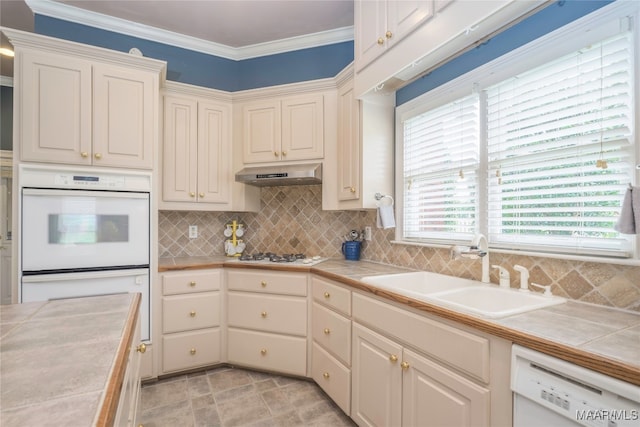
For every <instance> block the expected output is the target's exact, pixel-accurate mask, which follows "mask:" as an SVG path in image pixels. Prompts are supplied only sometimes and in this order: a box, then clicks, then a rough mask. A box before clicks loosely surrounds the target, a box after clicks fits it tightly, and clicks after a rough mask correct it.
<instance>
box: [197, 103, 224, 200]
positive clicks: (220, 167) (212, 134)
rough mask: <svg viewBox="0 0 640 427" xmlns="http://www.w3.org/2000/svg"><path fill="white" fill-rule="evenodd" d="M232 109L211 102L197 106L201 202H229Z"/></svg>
mask: <svg viewBox="0 0 640 427" xmlns="http://www.w3.org/2000/svg"><path fill="white" fill-rule="evenodd" d="M230 119H231V114H230V111H229V106H228V105H224V104H217V103H212V102H199V105H198V194H197V197H198V201H199V202H205V203H226V202H228V201H229V186H230V185H231V181H230V176H231V172H230V164H231V160H230V159H231V153H230V151H231V150H230V148H231V135H230V130H229V129H230Z"/></svg>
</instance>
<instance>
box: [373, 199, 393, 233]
mask: <svg viewBox="0 0 640 427" xmlns="http://www.w3.org/2000/svg"><path fill="white" fill-rule="evenodd" d="M385 199H387V200H389V201H390V203H389V204H386V203H384V200H385ZM376 223H377V224H376V225H377V227H378V228H383V229H385V230H386V229H387V228H393V227H395V226H396V220H395V218H394V216H393V198H392V197H391V196H384V197H383V198H382V199H380V202H379V203H378V217H377V219H376Z"/></svg>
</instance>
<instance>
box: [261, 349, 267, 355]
mask: <svg viewBox="0 0 640 427" xmlns="http://www.w3.org/2000/svg"><path fill="white" fill-rule="evenodd" d="M260 354H261V355H263V356H264V355H265V354H267V349H266V348H263V349H262V350H260Z"/></svg>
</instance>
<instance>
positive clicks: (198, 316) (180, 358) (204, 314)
mask: <svg viewBox="0 0 640 427" xmlns="http://www.w3.org/2000/svg"><path fill="white" fill-rule="evenodd" d="M161 278H162V280H161V282H162V295H163V296H162V362H161V366H162V368H161V371H162V373H170V372H176V371H181V370H186V369H193V368H197V367H200V366H206V365H212V364H215V363H219V362H220V361H221V359H220V347H221V331H220V311H221V306H220V304H221V298H220V288H221V282H222V269H216V270H196V271H186V272H182V271H180V272H167V273H162V274H161Z"/></svg>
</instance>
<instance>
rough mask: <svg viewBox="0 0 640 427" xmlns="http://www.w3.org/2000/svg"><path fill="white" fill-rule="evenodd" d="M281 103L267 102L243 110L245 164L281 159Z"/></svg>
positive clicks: (252, 104) (248, 106)
mask: <svg viewBox="0 0 640 427" xmlns="http://www.w3.org/2000/svg"><path fill="white" fill-rule="evenodd" d="M280 115H281V111H280V102H279V101H265V102H258V103H251V104H247V105H245V106H244V108H243V118H244V121H243V125H244V156H243V160H244V162H245V163H256V162H272V161H274V160H279V159H280V146H281V141H282V137H281V123H280V121H281V119H280Z"/></svg>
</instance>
